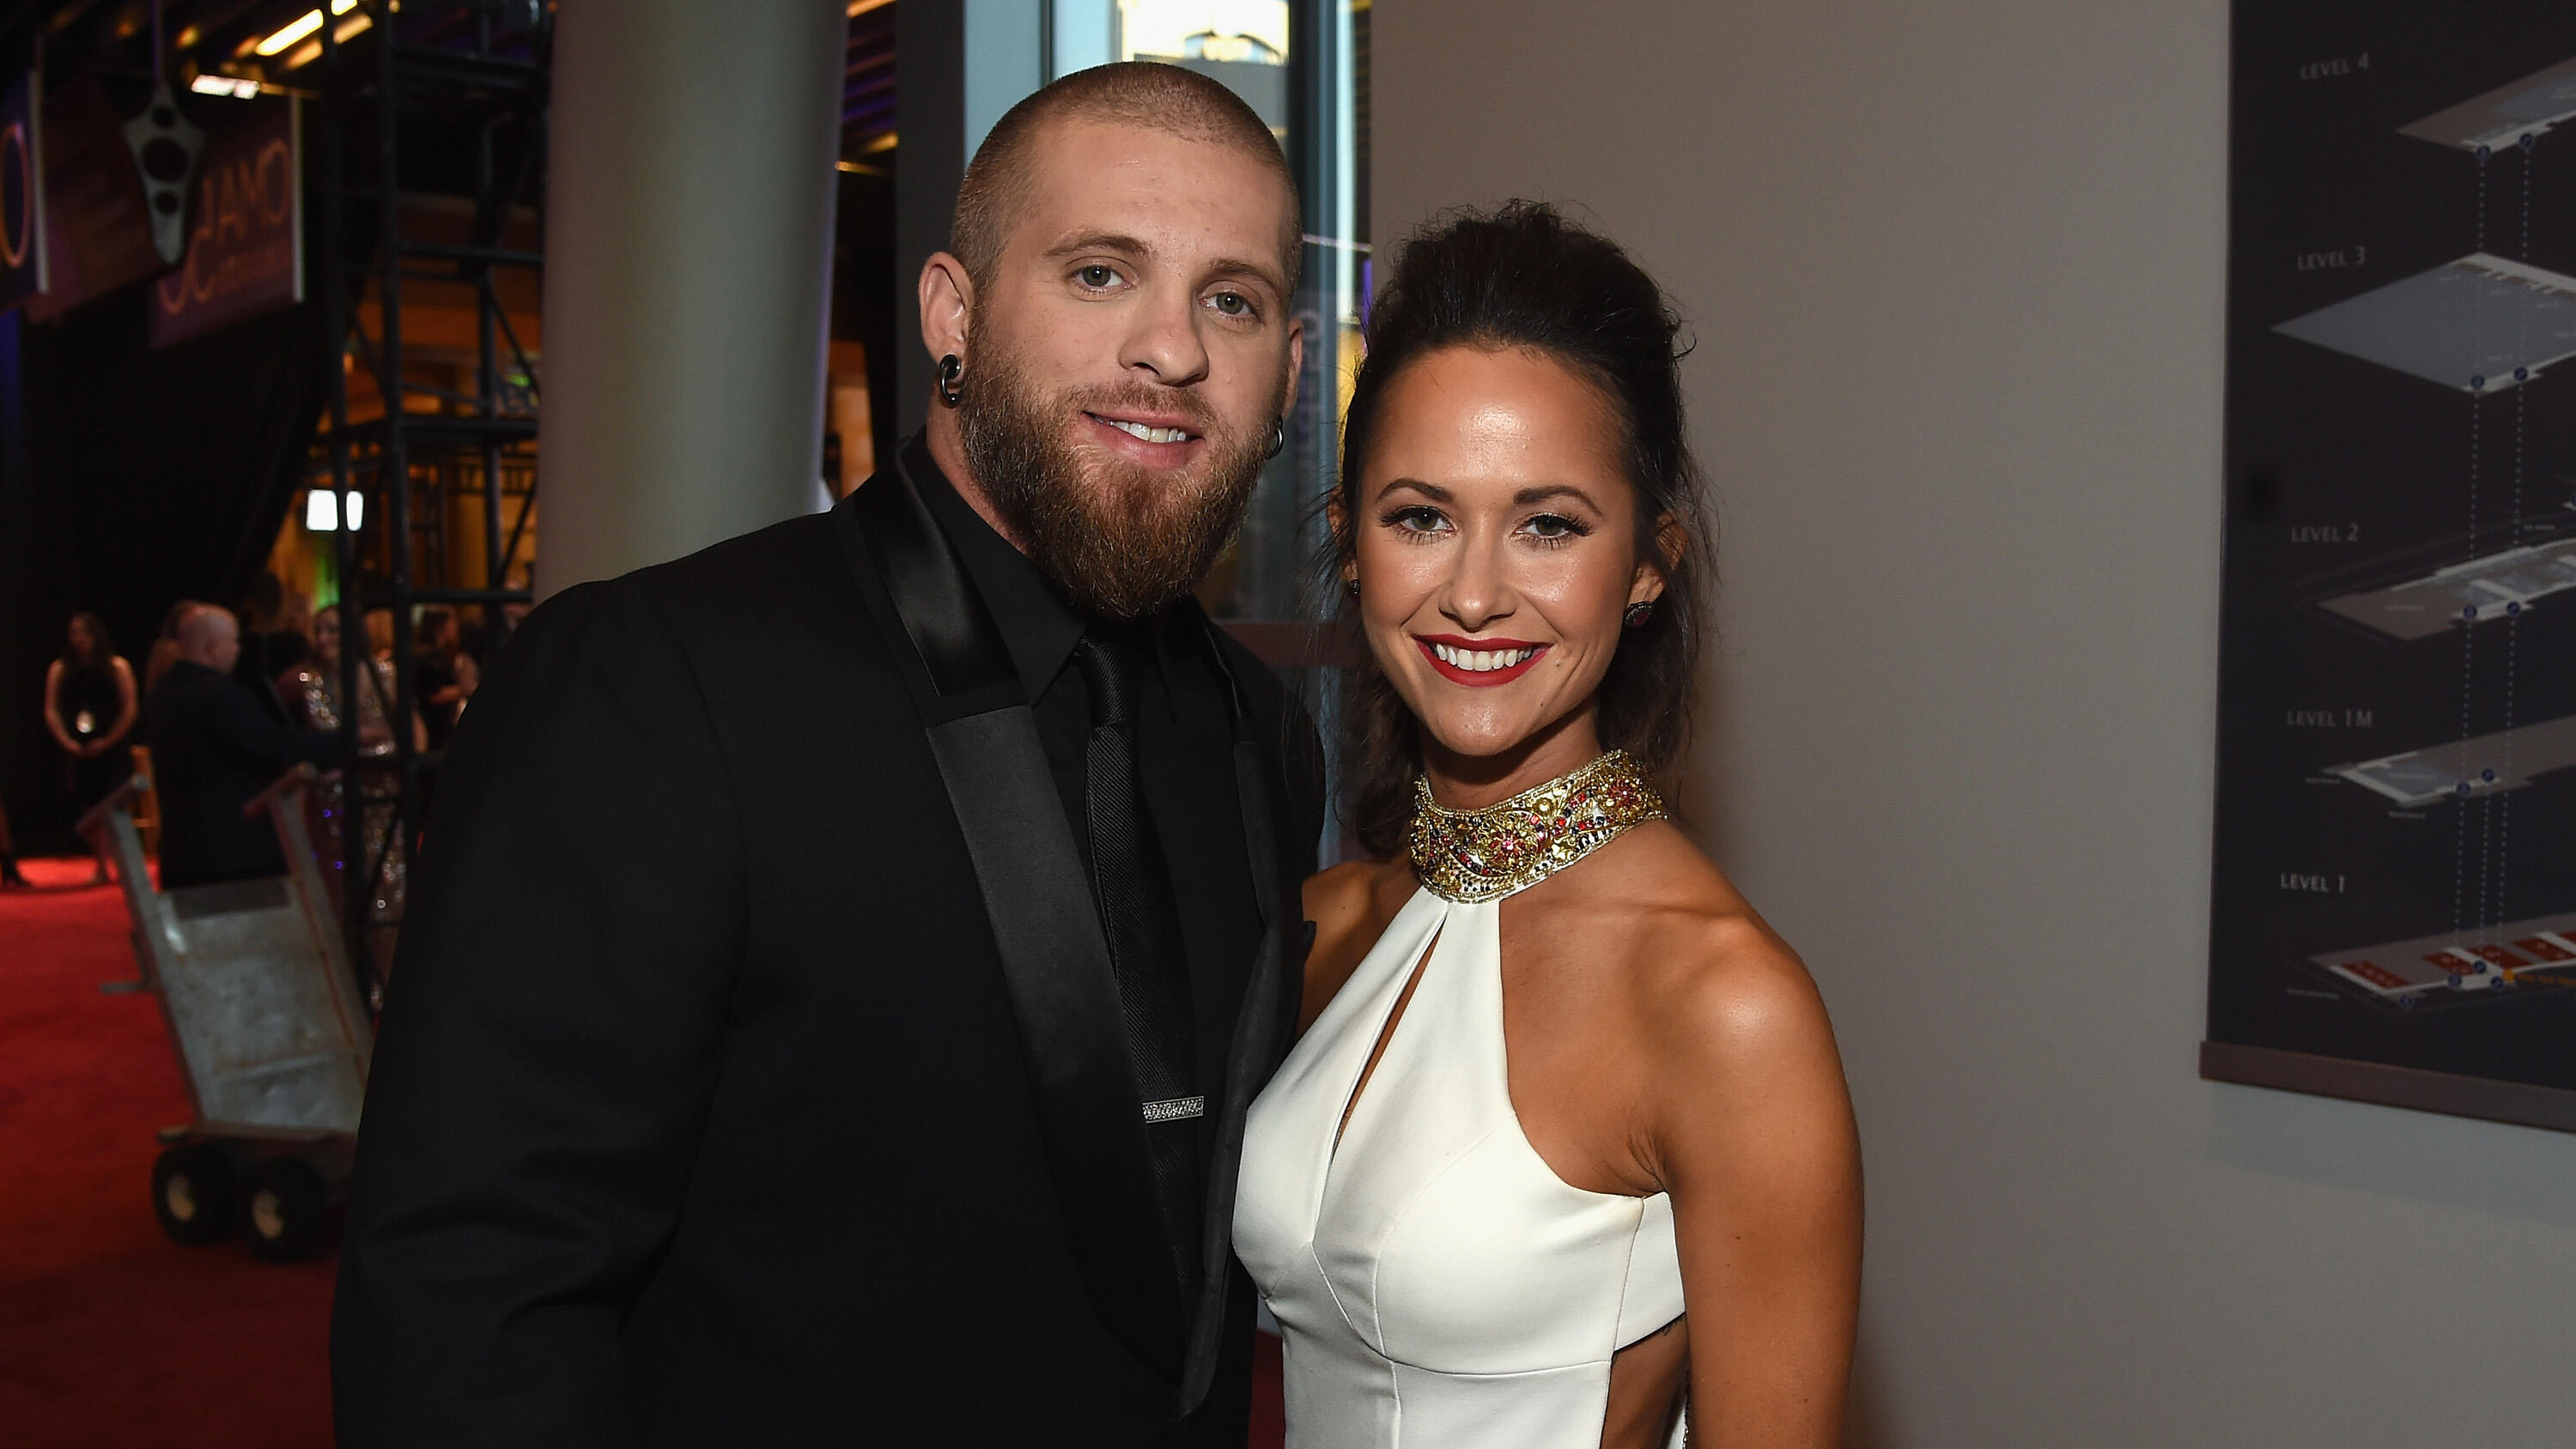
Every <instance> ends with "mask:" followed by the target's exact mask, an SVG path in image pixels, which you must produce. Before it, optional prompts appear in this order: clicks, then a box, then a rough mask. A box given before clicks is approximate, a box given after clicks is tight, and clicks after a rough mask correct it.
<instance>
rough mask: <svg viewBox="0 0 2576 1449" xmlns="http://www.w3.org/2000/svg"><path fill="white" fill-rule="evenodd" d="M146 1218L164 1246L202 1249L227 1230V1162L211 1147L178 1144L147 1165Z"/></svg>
mask: <svg viewBox="0 0 2576 1449" xmlns="http://www.w3.org/2000/svg"><path fill="white" fill-rule="evenodd" d="M152 1213H153V1216H155V1217H158V1218H159V1219H161V1231H162V1232H164V1233H166V1234H168V1235H169V1238H170V1241H171V1242H174V1243H181V1244H184V1245H186V1246H188V1247H191V1248H202V1247H204V1246H205V1245H206V1244H208V1243H212V1242H218V1241H221V1240H222V1238H223V1236H224V1233H225V1231H226V1230H227V1229H229V1228H231V1227H232V1225H233V1222H232V1219H233V1160H232V1158H231V1156H230V1155H228V1154H227V1153H226V1152H225V1151H224V1150H223V1149H222V1148H220V1147H217V1146H216V1145H215V1144H213V1143H211V1142H182V1143H180V1144H179V1145H178V1146H176V1147H172V1148H168V1149H165V1150H164V1151H163V1152H162V1154H161V1156H160V1158H159V1160H157V1161H155V1162H154V1163H153V1164H152Z"/></svg>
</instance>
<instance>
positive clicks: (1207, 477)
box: [957, 348, 1284, 619]
mask: <svg viewBox="0 0 2576 1449" xmlns="http://www.w3.org/2000/svg"><path fill="white" fill-rule="evenodd" d="M980 361H981V362H982V363H983V367H982V369H981V375H980V376H978V377H976V378H974V379H973V380H972V381H971V382H970V383H969V384H968V385H967V387H966V389H965V398H964V400H963V401H961V402H960V403H959V404H958V406H957V423H958V431H959V433H960V434H961V436H962V439H963V441H964V443H965V446H966V465H967V467H968V468H970V469H972V470H973V472H974V475H975V483H976V486H977V487H979V488H981V489H982V490H983V493H984V496H985V497H986V498H987V499H989V500H991V502H992V505H993V509H994V511H995V512H996V513H998V514H1000V515H1001V518H1002V522H1003V523H1004V524H1005V525H1007V526H1008V527H1009V529H1010V531H1011V532H1012V533H1014V534H1016V535H1018V538H1019V541H1020V544H1021V545H1022V547H1023V548H1024V549H1026V551H1027V553H1028V557H1029V561H1030V562H1032V563H1034V564H1036V565H1037V566H1038V571H1039V572H1040V573H1043V574H1044V575H1046V577H1047V580H1048V582H1050V583H1052V584H1054V585H1055V586H1056V588H1057V589H1058V590H1059V591H1060V592H1062V593H1063V594H1064V595H1065V597H1066V598H1068V599H1069V600H1071V601H1072V602H1073V603H1074V604H1075V605H1077V606H1079V607H1081V608H1083V609H1086V610H1088V611H1090V612H1092V613H1095V614H1100V615H1103V616H1105V617H1108V618H1112V619H1135V618H1141V617H1143V616H1144V615H1147V614H1150V613H1153V612H1154V611H1155V610H1157V609H1160V608H1162V607H1163V606H1164V605H1165V604H1168V603H1170V602H1172V601H1173V600H1174V599H1177V598H1179V597H1180V596H1181V595H1183V594H1185V593H1188V592H1189V591H1190V589H1191V588H1192V587H1193V586H1194V585H1196V584H1197V583H1198V581H1199V580H1200V579H1201V578H1203V577H1205V576H1206V574H1207V571H1208V569H1209V568H1210V567H1211V566H1213V565H1214V564H1215V563H1216V559H1217V555H1218V554H1220V553H1222V552H1224V551H1225V545H1226V541H1227V540H1228V539H1230V538H1232V537H1233V536H1234V531H1235V528H1236V527H1237V526H1238V525H1240V524H1241V523H1242V522H1243V511H1244V508H1245V507H1246V506H1247V505H1248V504H1249V503H1250V502H1251V500H1252V487H1253V484H1254V483H1255V482H1257V481H1258V480H1259V478H1260V476H1261V465H1262V463H1263V462H1265V461H1266V460H1267V459H1268V457H1269V441H1270V440H1269V438H1268V437H1267V436H1258V437H1251V438H1247V437H1244V436H1242V435H1241V434H1238V433H1233V432H1229V431H1227V430H1226V429H1224V428H1222V427H1220V426H1219V425H1218V424H1217V422H1216V420H1215V419H1214V418H1213V417H1212V416H1210V414H1209V412H1208V409H1207V406H1206V404H1205V403H1204V402H1203V401H1202V400H1201V399H1200V398H1199V397H1197V396H1196V395H1195V394H1192V393H1188V392H1180V391H1173V390H1170V389H1162V390H1157V389H1154V388H1149V387H1146V386H1144V385H1142V384H1136V385H1132V386H1127V387H1108V388H1090V389H1084V390H1081V391H1077V392H1071V393H1067V394H1065V395H1063V396H1061V397H1057V398H1041V397H1037V396H1034V395H1033V394H1032V390H1031V388H1030V387H1029V385H1028V383H1027V379H1026V378H1025V377H1023V376H1022V374H1021V372H1020V370H1019V369H1018V368H1017V367H1016V366H1014V365H1012V363H1011V361H1010V360H1009V359H1007V358H1000V357H996V356H994V355H993V352H992V350H991V349H989V348H988V349H987V350H986V353H985V355H984V357H983V358H981V359H980ZM1283 390H1284V387H1283ZM1123 412H1146V413H1153V414H1164V415H1168V414H1178V415H1180V416H1182V417H1185V418H1187V419H1188V420H1189V421H1188V423H1187V424H1186V426H1187V429H1188V431H1189V432H1190V433H1191V434H1192V435H1194V436H1196V437H1199V438H1201V439H1203V440H1204V455H1203V456H1202V457H1201V458H1200V459H1199V460H1198V461H1197V462H1196V463H1195V464H1193V465H1192V466H1190V467H1188V468H1185V469H1179V470H1175V471H1172V472H1167V473H1160V474H1157V473H1152V472H1148V471H1147V470H1145V469H1143V468H1140V467H1137V466H1136V465H1134V464H1132V463H1128V462H1126V461H1124V460H1123V459H1119V458H1115V457H1110V456H1107V455H1106V454H1103V453H1099V452H1094V453H1093V455H1092V456H1091V457H1089V458H1087V459H1086V458H1084V457H1082V456H1081V455H1080V454H1078V453H1077V452H1076V450H1075V448H1074V447H1073V444H1072V442H1071V440H1070V439H1069V437H1068V436H1067V435H1068V434H1069V433H1071V432H1072V430H1073V429H1074V427H1075V426H1076V425H1077V424H1078V423H1079V422H1080V420H1081V418H1082V415H1083V414H1084V413H1091V414H1093V415H1095V416H1100V417H1117V416H1119V415H1120V414H1121V413H1123ZM1264 431H1265V432H1266V430H1264Z"/></svg>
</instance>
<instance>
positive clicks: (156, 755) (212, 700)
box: [144, 605, 348, 890]
mask: <svg viewBox="0 0 2576 1449" xmlns="http://www.w3.org/2000/svg"><path fill="white" fill-rule="evenodd" d="M178 642H179V657H178V661H177V662H176V663H174V664H172V665H171V666H170V669H169V672H168V673H166V674H164V675H162V676H161V680H160V682H159V683H157V684H155V685H153V686H152V694H151V697H150V701H149V704H148V705H147V707H146V708H145V710H144V718H145V719H147V720H149V721H150V722H151V726H150V730H149V733H150V735H151V740H152V773H153V775H154V776H155V777H156V781H157V784H158V786H159V789H160V794H161V888H162V889H163V890H177V889H179V888H181V887H183V886H198V885H214V884H216V883H218V882H221V881H231V880H248V879H251V878H254V877H258V876H273V875H284V874H286V857H285V855H284V854H283V853H282V852H281V851H280V850H279V849H278V846H277V831H276V829H275V828H274V827H273V826H271V825H270V824H269V823H268V821H267V820H266V819H265V818H261V819H252V818H250V817H248V816H246V815H244V814H243V813H242V812H243V810H244V809H245V808H246V807H247V806H248V805H249V804H250V802H251V800H252V799H253V798H254V797H256V796H257V795H258V794H259V792H260V791H262V790H265V789H267V788H268V787H269V786H270V785H272V784H274V783H276V780H277V777H278V776H279V775H282V774H284V773H285V772H286V770H287V768H288V767H289V766H291V765H294V764H296V763H298V762H299V761H300V762H304V763H307V764H315V765H323V766H339V765H344V764H347V763H348V750H347V748H346V746H345V745H344V743H343V742H342V740H341V738H340V736H339V735H337V734H334V733H329V732H326V731H323V730H307V729H297V728H295V727H294V726H292V725H289V724H288V723H286V722H285V721H284V720H283V719H280V718H279V717H278V712H277V710H276V709H275V708H273V707H272V705H271V704H270V703H264V702H262V700H261V699H260V697H259V696H258V695H256V694H254V693H252V692H251V690H250V688H249V686H247V685H245V684H243V683H241V682H240V681H239V680H237V679H235V678H233V676H232V670H233V665H234V664H235V662H236V661H238V660H239V659H240V657H241V626H240V624H239V622H238V621H236V620H235V619H234V618H233V616H232V614H231V613H230V611H228V610H224V609H218V608H215V607H213V606H212V605H199V606H198V607H196V608H194V609H191V610H189V611H188V612H187V613H186V614H184V615H182V616H180V620H179V641H178Z"/></svg>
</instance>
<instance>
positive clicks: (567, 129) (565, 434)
mask: <svg viewBox="0 0 2576 1449" xmlns="http://www.w3.org/2000/svg"><path fill="white" fill-rule="evenodd" d="M848 24H849V22H848V17H847V6H846V3H845V0H761V3H758V4H744V3H742V0H563V5H562V8H561V9H560V10H559V11H558V12H557V14H556V19H555V27H556V28H555V51H554V111H553V117H552V123H551V124H552V137H551V140H550V152H549V155H548V158H547V176H548V180H547V186H546V289H545V356H544V359H543V378H542V382H543V387H544V412H543V418H544V423H543V429H544V436H543V440H542V442H541V443H540V445H539V451H540V457H541V460H542V461H541V463H540V465H539V466H540V476H539V489H538V498H539V503H538V507H539V509H540V510H541V512H542V515H543V523H542V526H541V527H540V529H539V538H540V547H539V552H538V561H537V584H538V588H539V591H540V593H543V594H552V593H555V592H557V591H559V590H561V589H564V588H567V587H569V586H571V585H573V584H577V583H581V582H584V581H586V580H590V579H600V578H608V577H611V576H613V575H616V574H620V573H624V572H625V571H627V570H629V569H633V568H639V567H642V566H643V565H646V564H651V563H659V562H661V561H663V560H665V559H671V558H676V557H679V556H680V555H682V554H685V553H688V552H691V551H692V550H695V549H698V548H702V547H704V546H706V545H707V544H710V543H714V542H716V541H718V540H720V539H724V538H729V537H732V536H733V535H735V534H738V533H743V532H746V531H748V530H751V529H755V528H758V527H761V526H762V525H764V524H769V523H774V522H776V521H778V520H780V519H782V518H787V517H790V516H792V515H794V514H797V513H802V512H806V511H808V510H810V509H812V508H813V507H814V506H815V504H816V501H817V499H818V493H817V486H816V481H815V480H816V478H817V477H818V476H819V474H820V472H821V468H822V439H823V385H824V358H825V343H826V341H827V337H828V327H829V316H828V313H829V303H830V298H831V257H832V216H833V202H834V195H835V185H834V177H835V172H834V166H835V163H836V162H837V161H838V159H839V150H840V120H841V73H842V66H843V54H844V49H845V45H846V37H847V31H848Z"/></svg>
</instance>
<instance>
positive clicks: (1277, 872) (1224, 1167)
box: [1180, 625, 1305, 1417]
mask: <svg viewBox="0 0 2576 1449" xmlns="http://www.w3.org/2000/svg"><path fill="white" fill-rule="evenodd" d="M1210 628H1211V629H1213V628H1214V626H1213V625H1211V626H1210ZM1209 651H1210V653H1209V657H1211V658H1212V659H1214V660H1216V661H1217V668H1218V669H1219V670H1221V671H1224V672H1225V673H1226V675H1227V683H1228V684H1229V685H1230V686H1231V687H1232V688H1233V689H1234V699H1235V711H1234V718H1235V728H1234V791H1235V799H1236V804H1237V808H1238V809H1239V810H1240V811H1241V813H1242V816H1243V842H1244V854H1245V858H1246V860H1247V861H1248V862H1249V863H1250V865H1251V866H1252V895H1253V904H1254V906H1255V907H1256V908H1257V909H1258V910H1259V911H1260V913H1261V928H1262V929H1261V946H1260V948H1259V954H1258V955H1257V956H1256V957H1255V958H1254V960H1253V965H1252V978H1251V980H1250V981H1248V982H1246V983H1245V985H1244V991H1243V1008H1242V1010H1241V1012H1240V1013H1239V1014H1238V1015H1237V1016H1236V1017H1235V1021H1234V1037H1233V1041H1232V1043H1231V1045H1230V1047H1229V1049H1228V1051H1227V1054H1226V1073H1225V1096H1224V1100H1223V1103H1222V1105H1221V1107H1220V1109H1219V1111H1220V1113H1221V1115H1220V1116H1219V1117H1218V1119H1217V1130H1216V1146H1215V1150H1214V1152H1213V1153H1212V1154H1211V1156H1210V1159H1209V1162H1208V1194H1207V1212H1206V1216H1205V1219H1204V1221H1205V1223H1206V1228H1207V1235H1206V1238H1205V1241H1204V1242H1203V1243H1202V1245H1201V1246H1202V1248H1203V1250H1204V1252H1205V1254H1206V1257H1205V1260H1204V1261H1205V1264H1206V1268H1205V1271H1204V1272H1203V1273H1202V1274H1201V1275H1200V1280H1199V1281H1200V1289H1199V1302H1198V1305H1197V1308H1196V1310H1195V1311H1194V1312H1193V1313H1192V1315H1191V1321H1190V1347H1189V1357H1188V1359H1187V1361H1186V1363H1185V1364H1184V1366H1183V1368H1182V1371H1181V1402H1180V1412H1181V1414H1182V1415H1183V1416H1184V1417H1187V1416H1188V1415H1189V1414H1190V1413H1192V1412H1194V1411H1195V1410H1196V1409H1197V1408H1198V1406H1199V1403H1200V1401H1201V1400H1203V1399H1204V1398H1206V1397H1207V1392H1208V1388H1209V1386H1210V1385H1211V1384H1212V1383H1213V1382H1214V1381H1215V1378H1216V1364H1217V1359H1218V1357H1219V1355H1220V1352H1221V1351H1222V1349H1223V1347H1224V1342H1225V1318H1226V1314H1225V1294H1226V1290H1227V1285H1228V1283H1229V1281H1230V1280H1231V1279H1232V1277H1233V1272H1232V1268H1233V1259H1234V1190H1235V1182H1236V1179H1237V1178H1238V1177H1239V1176H1240V1175H1241V1171H1242V1166H1243V1123H1244V1116H1245V1114H1246V1113H1248V1112H1249V1111H1250V1110H1251V1108H1252V1099H1253V1098H1254V1097H1255V1096H1257V1095H1259V1094H1260V1092H1261V1088H1262V1087H1263V1085H1264V1084H1266V1083H1267V1082H1268V1081H1269V1080H1270V1073H1271V1072H1272V1070H1274V1069H1275V1068H1276V1067H1277V1066H1278V1064H1279V1058H1280V1055H1281V1053H1283V1052H1284V1051H1285V1050H1286V1049H1287V1045H1288V1035H1289V1030H1290V1028H1292V1027H1293V1026H1294V1025H1295V1024H1296V1020H1297V1017H1296V1009H1295V1004H1294V1003H1295V1002H1296V1000H1297V996H1296V994H1295V993H1293V992H1292V991H1291V990H1289V988H1288V987H1287V986H1286V982H1287V981H1288V979H1289V978H1290V977H1291V975H1292V974H1293V975H1294V976H1295V978H1296V979H1297V982H1298V985H1300V986H1302V985H1303V982H1304V970H1303V968H1304V964H1305V955H1304V952H1303V951H1302V950H1299V951H1296V952H1295V953H1293V960H1292V953H1291V952H1290V950H1289V945H1290V936H1289V925H1290V923H1289V920H1288V917H1289V916H1290V914H1291V913H1290V912H1287V911H1284V910H1282V909H1281V908H1280V902H1281V900H1282V898H1283V889H1284V888H1285V887H1287V886H1289V885H1292V884H1293V882H1292V881H1290V880H1289V878H1288V874H1287V871H1286V869H1285V861H1284V860H1283V858H1282V856H1281V854H1280V851H1279V832H1278V829H1277V826H1276V824H1275V821H1276V818H1277V816H1276V812H1275V811H1274V810H1273V809H1272V808H1271V807H1272V798H1273V794H1274V791H1273V789H1272V777H1273V776H1274V775H1278V774H1279V771H1277V770H1276V769H1275V768H1274V767H1273V765H1272V764H1271V762H1270V761H1269V759H1268V758H1267V757H1266V756H1265V755H1264V754H1263V752H1262V749H1261V746H1260V745H1259V744H1258V743H1257V742H1256V741H1255V740H1254V738H1253V731H1252V728H1251V725H1250V719H1251V713H1250V711H1249V710H1247V709H1246V708H1245V707H1244V698H1243V690H1242V686H1241V685H1240V684H1239V683H1237V682H1236V681H1235V680H1234V679H1233V673H1232V670H1231V669H1230V668H1229V667H1228V666H1227V664H1226V663H1225V654H1224V651H1223V650H1222V649H1220V648H1218V647H1217V646H1216V644H1215V641H1213V640H1211V641H1210V643H1209ZM1281 778H1282V779H1283V780H1284V778H1285V777H1284V775H1283V776H1281ZM1294 914H1296V915H1298V916H1301V917H1302V916H1303V915H1304V912H1303V911H1298V912H1296V913H1294ZM1297 939H1298V940H1299V941H1300V942H1302V941H1303V940H1304V936H1303V934H1302V929H1301V932H1300V935H1299V936H1298V938H1297Z"/></svg>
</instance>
